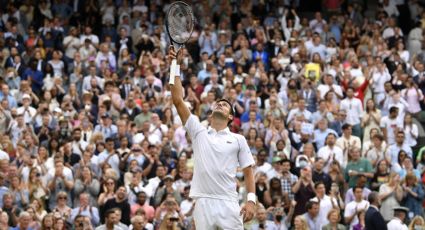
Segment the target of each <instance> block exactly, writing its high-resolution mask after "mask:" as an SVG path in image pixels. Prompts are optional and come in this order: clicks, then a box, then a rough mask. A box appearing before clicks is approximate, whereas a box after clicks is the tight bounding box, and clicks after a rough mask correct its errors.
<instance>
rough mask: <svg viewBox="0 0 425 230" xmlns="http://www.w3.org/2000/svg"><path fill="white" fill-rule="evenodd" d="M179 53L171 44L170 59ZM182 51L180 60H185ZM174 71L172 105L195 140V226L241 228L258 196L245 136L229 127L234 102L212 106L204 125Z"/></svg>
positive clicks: (198, 227)
mask: <svg viewBox="0 0 425 230" xmlns="http://www.w3.org/2000/svg"><path fill="white" fill-rule="evenodd" d="M177 54H178V53H176V52H175V51H174V48H173V47H171V48H170V56H169V58H170V59H173V58H176V57H177ZM181 54H182V52H180V54H179V55H178V56H179V58H178V60H177V62H178V63H181V62H182V55H181ZM173 72H175V73H177V74H176V77H175V82H174V84H171V95H172V98H173V104H174V106H175V107H176V109H177V112H178V114H179V116H180V119H181V121H182V124H183V125H184V126H185V127H186V129H187V131H188V134H189V136H190V138H191V140H192V146H193V152H194V160H195V168H196V170H195V171H194V175H193V180H192V186H191V189H190V197H192V198H195V199H196V206H195V209H194V212H193V216H194V218H195V219H196V221H195V225H196V229H215V228H217V227H218V228H222V229H242V228H243V221H249V220H251V219H252V218H253V216H254V207H255V204H256V198H255V181H254V173H253V169H252V166H253V165H254V163H255V162H254V159H253V157H252V154H251V152H250V149H249V146H248V143H247V142H246V139H245V138H244V137H243V136H242V135H239V134H235V133H232V132H230V130H229V128H228V127H227V126H228V125H229V124H230V123H231V122H232V120H233V116H234V111H233V107H232V104H231V103H230V102H229V101H228V100H226V99H221V100H218V101H217V102H216V103H215V104H214V105H213V108H212V111H213V112H212V115H211V126H210V127H209V128H208V129H207V128H205V127H204V126H202V125H201V123H200V122H199V119H198V118H197V117H196V116H195V115H193V114H191V112H190V110H189V109H188V107H187V106H186V104H185V102H184V100H183V93H182V91H183V88H182V83H181V80H180V68H179V67H176V68H175V69H173ZM238 166H239V167H240V168H241V169H242V172H243V174H244V178H245V185H246V189H247V192H248V196H247V202H246V203H245V205H244V206H243V207H242V209H240V208H239V203H238V200H239V198H238V194H237V192H236V186H237V184H236V170H237V168H238ZM239 210H240V211H239ZM242 218H243V219H242Z"/></svg>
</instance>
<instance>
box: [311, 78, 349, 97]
mask: <svg viewBox="0 0 425 230" xmlns="http://www.w3.org/2000/svg"><path fill="white" fill-rule="evenodd" d="M317 91H318V92H319V95H320V99H325V95H326V93H328V92H329V91H332V92H334V94H335V98H334V100H335V101H339V100H341V99H342V97H343V93H342V88H341V86H339V85H337V84H334V77H333V76H332V75H331V74H326V75H325V77H324V84H320V85H319V86H318V87H317Z"/></svg>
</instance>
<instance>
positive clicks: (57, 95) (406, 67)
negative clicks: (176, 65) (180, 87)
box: [0, 0, 425, 230]
mask: <svg viewBox="0 0 425 230" xmlns="http://www.w3.org/2000/svg"><path fill="white" fill-rule="evenodd" d="M170 3H171V1H167V0H151V1H149V0H131V1H130V0H105V1H100V0H99V1H97V0H74V1H70V0H36V1H31V0H15V1H8V0H0V86H1V88H0V143H1V145H0V208H1V210H0V229H2V230H3V229H19V230H23V229H32V230H38V229H42V230H44V229H46V230H47V229H48V230H51V229H55V230H63V229H79V230H89V229H108V230H109V229H116V230H127V229H135V230H142V229H149V230H150V229H160V230H165V229H172V230H176V229H188V230H189V229H194V224H193V223H194V221H196V220H193V218H192V212H193V208H194V205H195V201H194V200H192V199H191V198H190V197H189V193H190V185H191V177H192V174H193V170H196V165H194V164H193V151H192V148H191V143H190V139H189V138H187V135H186V131H185V129H184V128H183V126H182V124H181V121H180V119H179V117H178V115H177V113H176V110H175V108H174V107H173V105H172V100H171V94H170V91H169V85H168V73H169V65H170V62H169V60H168V59H167V50H168V47H169V45H170V42H169V39H168V35H167V33H166V30H165V26H164V17H165V14H166V12H167V7H168V6H169V4H170ZM188 3H190V4H191V6H192V7H193V12H194V14H195V18H196V26H195V29H194V31H193V34H192V37H191V39H190V40H189V42H188V43H187V44H186V46H185V47H184V48H182V49H181V50H180V52H183V53H184V61H183V63H182V65H181V72H182V73H183V74H182V78H183V84H184V88H185V91H184V94H185V101H187V106H189V107H190V110H191V111H192V113H193V114H196V115H197V116H198V117H199V119H200V120H201V121H202V123H203V124H204V125H205V126H208V123H209V118H210V115H211V110H210V108H211V106H212V105H213V104H214V102H215V101H216V100H217V99H220V98H223V97H224V98H227V99H228V100H229V101H230V102H231V103H232V104H233V107H234V109H235V111H236V115H235V119H234V120H233V122H232V123H231V124H230V130H231V131H233V132H238V133H241V134H243V135H244V136H245V137H246V139H247V141H248V144H249V146H250V149H251V152H252V154H253V155H254V158H255V160H256V165H255V166H254V170H255V178H256V195H257V198H258V204H257V208H256V215H255V218H254V219H253V220H252V221H250V222H247V223H245V228H246V229H248V230H257V229H267V230H274V229H279V230H284V229H297V230H298V229H301V230H304V229H310V230H316V229H317V230H319V229H338V230H339V229H356V230H360V229H364V227H365V220H364V219H365V211H366V210H367V208H368V207H369V206H370V205H378V203H377V202H376V200H377V199H378V198H379V199H380V200H382V202H381V206H380V213H381V214H382V216H383V217H384V219H385V221H390V220H392V219H393V218H394V216H396V217H397V218H401V219H404V218H402V217H399V216H398V215H399V213H395V212H394V208H396V207H399V206H404V207H406V208H408V210H409V211H408V212H407V215H406V218H405V219H406V220H405V221H406V223H410V225H409V229H415V230H416V229H425V222H424V220H423V215H424V213H423V199H424V196H425V191H424V188H423V182H424V181H425V175H424V173H423V172H424V170H425V154H424V151H425V148H421V147H422V145H423V143H424V141H423V140H422V139H421V137H420V133H421V132H423V128H422V125H421V124H422V123H421V122H424V121H425V119H424V115H423V109H425V99H424V93H425V51H424V50H423V48H422V47H423V45H424V31H423V29H425V11H424V7H425V5H424V3H425V1H422V0H379V1H360V0H323V1H319V0H268V1H264V0H252V1H251V0H193V1H188ZM422 138H423V137H422ZM195 154H196V153H195ZM236 180H237V182H238V187H237V190H238V193H239V194H240V196H239V197H240V203H241V205H243V203H244V202H245V200H244V198H245V197H246V190H245V187H244V180H243V174H242V172H238V173H237V174H236ZM373 191H375V192H377V194H378V195H379V197H378V198H377V197H375V198H374V199H372V200H369V199H368V196H369V195H370V194H371V192H373ZM369 197H372V198H373V197H374V196H369ZM200 230H202V229H200Z"/></svg>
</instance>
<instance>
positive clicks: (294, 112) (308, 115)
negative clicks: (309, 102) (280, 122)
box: [287, 98, 311, 123]
mask: <svg viewBox="0 0 425 230" xmlns="http://www.w3.org/2000/svg"><path fill="white" fill-rule="evenodd" d="M298 114H301V115H303V116H304V118H305V119H306V120H308V121H311V112H310V111H308V110H307V108H306V107H305V100H304V99H303V98H300V99H298V107H297V108H294V109H291V111H289V114H288V119H287V122H288V123H290V122H291V121H292V120H294V118H295V117H296V115H298Z"/></svg>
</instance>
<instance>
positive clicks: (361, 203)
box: [344, 187, 369, 229]
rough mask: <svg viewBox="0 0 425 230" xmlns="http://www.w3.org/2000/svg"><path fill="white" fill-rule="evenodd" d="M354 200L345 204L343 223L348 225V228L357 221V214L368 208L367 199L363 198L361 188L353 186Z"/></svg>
mask: <svg viewBox="0 0 425 230" xmlns="http://www.w3.org/2000/svg"><path fill="white" fill-rule="evenodd" d="M353 191H354V200H353V201H351V202H350V203H348V204H347V205H346V206H345V211H344V219H345V223H346V224H349V225H350V229H351V228H352V227H353V226H354V225H356V224H357V223H359V218H358V217H357V215H358V214H359V213H360V212H362V211H366V210H367V209H368V208H369V201H366V200H364V199H363V188H362V187H354V188H353Z"/></svg>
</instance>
